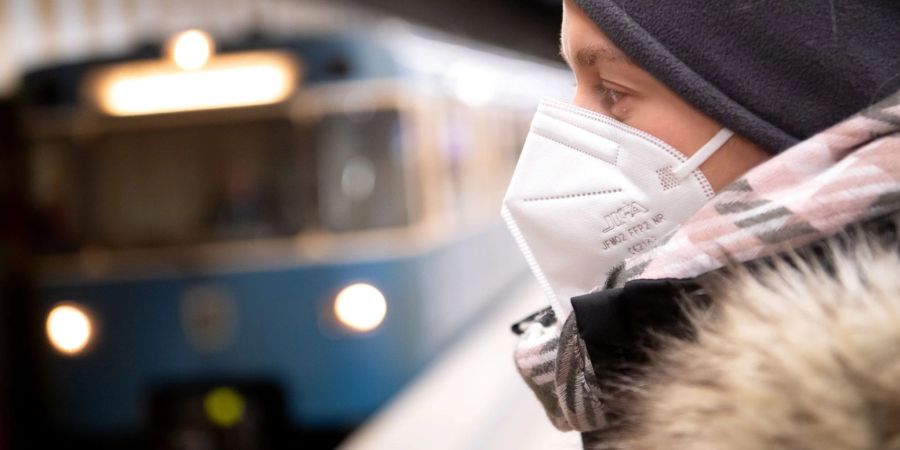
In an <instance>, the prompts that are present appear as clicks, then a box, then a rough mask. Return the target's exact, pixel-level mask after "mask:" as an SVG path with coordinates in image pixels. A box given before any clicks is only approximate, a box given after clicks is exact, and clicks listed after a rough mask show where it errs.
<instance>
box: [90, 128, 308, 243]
mask: <svg viewBox="0 0 900 450" xmlns="http://www.w3.org/2000/svg"><path fill="white" fill-rule="evenodd" d="M294 133H295V130H294V128H293V127H292V125H291V124H290V123H289V122H288V121H287V120H270V121H259V122H246V123H239V124H232V123H229V124H218V125H205V126H191V127H179V128H162V129H156V128H154V129H149V130H144V131H129V132H127V133H111V134H107V135H105V136H104V137H102V138H100V139H99V140H98V141H97V142H95V143H93V144H92V145H90V146H89V148H88V149H86V153H88V160H89V161H90V164H89V165H88V167H87V172H88V179H87V183H86V186H85V189H86V197H87V198H88V199H89V202H86V203H87V205H88V211H87V217H88V220H87V222H88V229H89V230H90V233H89V236H88V238H89V239H90V240H91V241H97V242H99V243H104V244H111V245H143V244H172V243H183V242H189V241H203V240H220V239H233V238H253V237H264V236H274V235H287V234H292V233H296V232H297V231H299V230H300V229H301V228H303V227H304V226H309V225H312V224H313V222H314V217H315V215H314V214H311V213H310V211H311V210H314V209H315V197H314V192H310V191H311V190H314V188H315V187H314V182H310V178H312V177H313V176H314V173H310V170H309V169H308V167H309V166H310V165H311V164H312V161H311V160H310V159H311V158H310V152H309V151H308V144H307V143H308V142H309V139H308V137H307V138H304V137H303V136H297V137H295V136H294ZM298 133H299V134H301V135H302V134H303V130H300V131H299V132H298ZM298 144H300V145H298Z"/></svg>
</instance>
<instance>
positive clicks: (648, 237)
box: [502, 100, 732, 321]
mask: <svg viewBox="0 0 900 450" xmlns="http://www.w3.org/2000/svg"><path fill="white" fill-rule="evenodd" d="M731 136H732V132H731V131H729V130H727V129H722V130H721V131H719V132H718V133H717V134H716V135H715V136H714V137H713V138H712V139H711V140H710V141H709V142H708V143H707V144H706V145H704V146H703V147H702V148H700V149H699V150H698V151H697V152H696V153H694V154H693V155H692V156H691V157H690V158H686V157H685V156H684V155H683V154H681V153H680V152H679V151H677V150H675V149H674V148H673V147H672V146H670V145H668V144H666V143H665V142H663V141H661V140H659V139H657V138H655V137H653V136H651V135H649V134H647V133H645V132H643V131H640V130H638V129H636V128H633V127H630V126H628V125H625V124H623V123H621V122H619V121H617V120H615V119H613V118H610V117H607V116H604V115H601V114H597V113H595V112H593V111H590V110H586V109H583V108H579V107H577V106H574V105H571V104H568V103H564V102H560V101H556V100H543V101H542V102H541V104H540V106H539V107H538V110H537V113H536V114H535V116H534V119H533V121H532V123H531V131H530V132H529V134H528V137H527V139H526V141H525V146H524V148H523V149H522V155H521V156H520V157H519V162H518V165H517V166H516V170H515V174H514V175H513V178H512V181H511V182H510V185H509V189H508V191H507V193H506V198H505V199H504V200H503V209H502V215H503V218H504V219H505V220H506V223H507V225H508V226H509V228H510V231H511V232H512V234H513V236H514V237H515V239H516V241H517V242H518V244H519V247H520V248H521V250H522V252H523V253H524V255H525V258H526V259H527V260H528V264H529V266H530V267H531V270H532V272H534V275H535V276H536V277H537V279H538V282H539V283H540V284H541V286H542V287H543V288H544V291H545V293H546V294H547V296H548V297H549V298H550V304H551V305H552V306H553V310H554V312H555V313H556V315H557V317H559V318H560V320H561V321H564V320H565V318H566V317H567V316H568V314H569V313H570V312H571V310H572V306H571V303H570V299H571V298H572V297H574V296H577V295H581V294H585V293H587V292H589V291H590V290H592V289H593V288H595V287H597V286H598V285H599V284H601V283H603V281H604V280H605V278H606V276H607V275H608V273H609V271H610V270H611V269H612V268H613V267H615V266H616V265H618V264H619V263H621V262H622V261H624V260H625V259H626V258H628V257H630V256H633V255H638V254H640V253H643V252H646V251H647V250H650V249H651V248H653V247H654V246H655V245H656V241H657V240H658V239H659V238H660V237H662V236H663V235H665V234H666V233H668V232H670V231H671V230H673V229H674V228H675V227H676V226H678V224H680V223H681V222H683V221H684V220H686V219H687V218H688V217H690V216H691V215H692V214H693V213H694V212H696V211H697V210H698V209H699V208H700V207H701V206H702V205H703V204H704V203H705V202H706V201H707V200H709V199H710V198H711V197H712V196H713V195H714V192H713V189H712V187H711V186H710V184H709V182H708V181H707V180H706V177H704V176H703V174H702V173H701V172H700V170H698V169H697V168H698V167H699V166H700V165H701V164H702V163H703V162H704V161H706V160H707V159H708V158H709V157H710V156H712V154H713V153H715V152H716V150H718V149H719V148H721V147H722V145H723V144H724V143H725V142H726V141H727V140H728V139H729V138H730V137H731Z"/></svg>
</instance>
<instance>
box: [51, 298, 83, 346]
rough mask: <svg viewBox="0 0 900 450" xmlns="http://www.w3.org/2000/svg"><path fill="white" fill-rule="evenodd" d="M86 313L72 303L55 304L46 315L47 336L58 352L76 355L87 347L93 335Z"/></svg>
mask: <svg viewBox="0 0 900 450" xmlns="http://www.w3.org/2000/svg"><path fill="white" fill-rule="evenodd" d="M93 328H94V327H93V324H92V322H91V319H90V317H88V315H87V313H86V312H85V311H84V310H83V309H82V308H80V307H78V306H77V305H75V304H73V303H64V304H60V305H57V306H56V307H54V308H53V310H51V311H50V314H48V315H47V338H49V339H50V343H51V344H53V347H54V348H56V350H57V351H59V352H60V353H64V354H67V355H76V354H78V353H80V352H81V351H82V350H84V348H85V347H87V345H88V343H90V341H91V336H92V335H93V332H94V330H93Z"/></svg>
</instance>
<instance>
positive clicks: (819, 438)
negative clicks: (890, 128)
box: [586, 241, 900, 450]
mask: <svg viewBox="0 0 900 450" xmlns="http://www.w3.org/2000/svg"><path fill="white" fill-rule="evenodd" d="M826 253H830V255H829V257H827V258H825V260H826V261H827V262H824V263H823V262H821V261H820V260H817V259H810V258H808V257H804V256H803V255H792V256H790V257H788V258H787V259H785V260H780V261H779V262H776V263H775V264H774V265H772V266H769V267H765V268H762V269H759V268H757V269H754V270H751V269H748V268H746V267H738V268H736V269H733V270H732V271H730V272H729V274H728V275H725V276H723V277H721V278H719V279H717V280H715V281H714V282H713V283H712V284H711V285H710V286H708V288H709V292H710V293H711V295H712V297H713V298H714V300H715V301H714V302H713V304H714V305H715V306H713V307H712V308H711V309H706V310H701V309H698V310H697V311H695V312H693V313H692V314H691V316H692V317H691V324H692V328H693V329H694V330H695V331H696V335H695V339H692V340H691V341H684V340H676V339H673V338H669V340H668V341H663V345H662V346H661V347H660V348H661V349H662V350H660V351H659V354H657V355H655V356H654V358H653V361H654V363H653V364H652V366H651V367H650V368H649V369H647V370H646V371H645V373H644V374H643V376H640V377H639V378H638V379H636V380H634V381H638V384H636V385H635V384H631V385H629V386H628V390H629V391H630V392H631V394H630V395H626V396H623V398H620V399H619V400H620V401H621V402H623V403H627V405H625V406H624V408H625V410H624V411H625V414H624V416H625V417H628V418H629V419H628V423H625V424H621V426H620V427H618V429H616V430H610V431H609V433H612V434H614V436H609V435H607V436H606V438H605V439H601V440H599V441H598V442H595V443H590V442H587V441H586V448H587V449H601V448H621V449H635V450H644V449H647V450H649V449H654V450H656V449H684V450H713V449H717V450H718V449H731V450H762V449H810V450H812V449H816V450H820V449H847V450H850V449H854V450H856V449H860V450H861V449H900V258H898V252H897V248H895V247H893V246H891V247H888V246H884V245H881V244H874V243H871V242H861V243H855V244H847V243H846V241H845V242H837V241H835V242H834V243H832V244H831V245H830V246H829V247H828V251H827V252H826ZM806 256H809V255H806Z"/></svg>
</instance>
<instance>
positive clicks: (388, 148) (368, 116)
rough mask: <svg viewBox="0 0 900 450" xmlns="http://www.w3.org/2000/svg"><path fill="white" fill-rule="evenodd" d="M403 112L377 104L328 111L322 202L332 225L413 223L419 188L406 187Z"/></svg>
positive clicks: (322, 133)
mask: <svg viewBox="0 0 900 450" xmlns="http://www.w3.org/2000/svg"><path fill="white" fill-rule="evenodd" d="M401 118H402V117H401V115H400V113H399V112H398V111H396V110H373V111H361V112H352V113H343V114H334V115H328V116H325V117H324V118H322V121H321V123H320V125H319V139H318V160H319V185H320V191H319V205H320V211H321V221H322V225H323V226H325V227H326V228H327V229H329V230H332V231H347V230H359V229H365V228H382V227H391V226H402V225H405V224H408V223H409V222H410V221H411V220H412V219H413V217H411V216H412V211H414V210H415V208H410V207H411V206H414V204H415V200H414V199H411V198H410V197H413V196H414V195H415V192H411V191H410V190H409V189H407V186H408V182H407V180H408V179H409V177H411V176H413V173H412V167H408V166H407V164H406V158H405V154H404V151H403V149H404V145H403V139H404V133H403V121H402V120H401Z"/></svg>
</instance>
